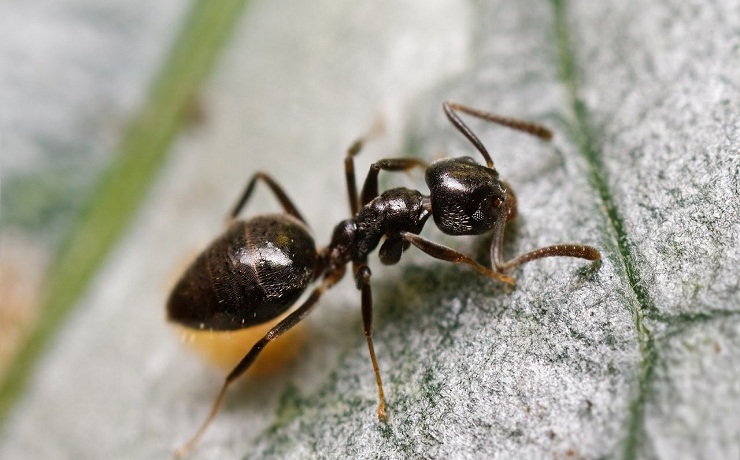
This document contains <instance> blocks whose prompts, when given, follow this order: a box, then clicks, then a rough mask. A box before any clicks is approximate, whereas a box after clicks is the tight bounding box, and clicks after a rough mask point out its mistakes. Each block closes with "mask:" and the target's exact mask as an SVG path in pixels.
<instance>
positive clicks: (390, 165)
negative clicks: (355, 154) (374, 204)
mask: <svg viewBox="0 0 740 460" xmlns="http://www.w3.org/2000/svg"><path fill="white" fill-rule="evenodd" d="M415 167H419V168H426V167H427V164H426V162H424V161H422V160H420V159H418V158H411V157H406V158H386V159H384V160H380V161H378V162H376V163H373V164H372V165H370V171H368V173H367V177H366V178H365V184H364V185H363V186H362V199H361V204H362V205H363V206H364V205H366V204H368V203H369V202H371V201H372V200H373V198H375V197H376V196H378V173H379V172H380V170H381V169H382V170H383V171H408V170H410V169H411V168H415Z"/></svg>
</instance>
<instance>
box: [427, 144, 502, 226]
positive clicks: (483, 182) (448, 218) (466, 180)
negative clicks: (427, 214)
mask: <svg viewBox="0 0 740 460" xmlns="http://www.w3.org/2000/svg"><path fill="white" fill-rule="evenodd" d="M426 182H427V185H428V186H429V190H430V191H431V201H432V215H433V216H434V223H435V224H436V225H437V227H439V229H440V230H442V231H443V232H445V233H447V234H448V235H480V234H482V233H485V232H487V231H489V230H491V229H493V227H494V226H495V225H496V222H498V221H500V220H501V219H502V218H504V219H506V216H507V215H508V212H509V203H508V202H507V200H508V196H509V195H508V194H507V190H506V185H505V183H504V182H502V181H501V180H499V178H498V173H497V172H496V170H495V169H492V168H487V167H485V166H483V165H480V164H478V163H476V161H475V160H473V159H472V158H470V157H460V158H445V159H442V160H437V161H435V162H434V163H432V164H431V165H429V168H427V172H426Z"/></svg>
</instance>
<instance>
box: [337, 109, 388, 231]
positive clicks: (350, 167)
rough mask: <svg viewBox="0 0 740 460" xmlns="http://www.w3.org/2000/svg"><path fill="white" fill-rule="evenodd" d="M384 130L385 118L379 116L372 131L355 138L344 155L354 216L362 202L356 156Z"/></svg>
mask: <svg viewBox="0 0 740 460" xmlns="http://www.w3.org/2000/svg"><path fill="white" fill-rule="evenodd" d="M382 131H383V118H382V117H381V116H378V118H377V119H376V120H375V123H374V124H373V126H372V128H370V131H368V133H367V134H365V135H364V136H362V137H360V138H359V139H357V140H355V141H354V142H353V143H352V144H351V145H350V146H349V148H348V149H347V155H345V157H344V176H345V178H346V180H347V197H348V198H349V210H350V212H351V213H352V216H353V217H354V216H355V215H356V214H357V211H359V209H360V202H359V201H358V200H357V182H356V179H355V160H354V158H355V156H357V154H359V153H360V151H361V150H362V147H363V146H364V145H365V142H367V141H369V140H370V139H372V138H374V137H376V136H378V135H379V134H380V133H381V132H382Z"/></svg>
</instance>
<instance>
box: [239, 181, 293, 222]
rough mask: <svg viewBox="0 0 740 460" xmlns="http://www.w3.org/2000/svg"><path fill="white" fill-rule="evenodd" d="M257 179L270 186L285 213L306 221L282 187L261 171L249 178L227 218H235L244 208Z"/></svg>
mask: <svg viewBox="0 0 740 460" xmlns="http://www.w3.org/2000/svg"><path fill="white" fill-rule="evenodd" d="M257 180H262V181H264V182H265V183H266V184H267V186H268V187H270V190H271V191H272V193H274V194H275V196H276V197H277V199H278V201H279V202H280V204H281V205H282V207H283V209H284V210H285V212H286V213H288V214H290V215H291V216H293V217H295V218H296V219H298V220H300V221H301V222H303V223H304V224H305V223H306V220H305V219H304V218H303V216H301V213H300V212H298V209H297V208H296V207H295V205H294V204H293V202H292V201H291V200H290V198H288V195H287V194H286V193H285V191H284V190H283V188H282V187H281V186H280V185H279V184H278V183H277V182H275V180H274V179H273V178H272V177H270V175H269V174H267V173H263V172H258V173H256V174H255V175H254V176H252V178H251V179H250V180H249V182H248V183H247V187H246V188H245V189H244V192H243V193H242V194H241V196H240V197H239V200H238V201H237V202H236V205H234V208H233V209H232V211H231V213H230V214H229V219H232V220H233V219H236V216H237V215H238V214H239V212H241V210H242V209H244V205H246V204H247V201H248V200H249V197H250V196H252V192H253V191H254V186H255V185H256V184H257Z"/></svg>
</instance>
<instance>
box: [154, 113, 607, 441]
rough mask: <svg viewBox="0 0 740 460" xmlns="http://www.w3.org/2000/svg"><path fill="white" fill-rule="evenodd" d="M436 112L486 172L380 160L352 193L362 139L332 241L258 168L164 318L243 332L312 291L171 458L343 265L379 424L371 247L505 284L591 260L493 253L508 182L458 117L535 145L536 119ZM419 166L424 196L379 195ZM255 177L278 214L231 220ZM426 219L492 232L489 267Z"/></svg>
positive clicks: (559, 252) (388, 260) (464, 231)
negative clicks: (391, 177) (346, 213)
mask: <svg viewBox="0 0 740 460" xmlns="http://www.w3.org/2000/svg"><path fill="white" fill-rule="evenodd" d="M443 109H444V112H445V114H446V115H447V118H448V119H449V120H450V122H451V123H452V124H453V126H455V128H457V130H458V131H460V132H461V133H462V134H463V135H464V136H465V137H466V138H467V139H468V140H469V141H470V142H471V143H472V144H473V145H474V146H475V148H476V149H477V150H478V152H479V153H480V154H481V155H482V156H483V158H484V159H485V161H486V166H482V165H480V164H478V163H477V162H476V161H475V160H474V159H472V158H470V157H460V158H444V159H440V160H437V161H435V162H433V163H432V164H430V165H429V166H428V167H427V165H426V164H425V163H424V162H423V161H421V160H418V159H416V158H393V159H384V160H380V161H378V162H377V163H374V164H373V165H372V166H371V167H370V171H369V173H368V175H367V178H366V179H365V183H364V186H363V188H362V191H361V193H360V194H359V197H358V194H357V186H356V184H355V173H354V159H353V158H354V156H355V155H357V154H358V153H359V151H360V150H361V148H362V144H363V142H364V139H362V138H361V139H359V140H357V141H356V142H355V143H354V144H353V145H352V146H351V147H350V148H349V149H348V151H347V156H346V158H345V163H344V166H345V175H346V180H347V192H348V194H349V205H350V211H351V217H350V218H349V219H346V220H343V221H342V222H340V223H339V224H338V225H337V226H336V227H335V229H334V233H333V235H332V238H331V242H330V243H329V246H327V247H325V248H323V249H317V248H316V245H315V244H314V240H313V238H312V237H311V235H310V233H309V230H308V227H307V225H306V221H305V220H304V219H303V217H302V216H301V214H300V213H299V212H298V210H297V209H296V207H295V206H294V205H293V203H292V202H291V200H290V199H289V198H288V196H287V195H286V194H285V192H284V191H283V189H282V188H281V187H280V185H278V184H277V183H276V182H275V181H274V180H273V179H272V178H271V177H270V176H269V175H267V174H265V173H257V174H255V175H254V176H253V177H252V179H251V180H250V181H249V183H248V184H247V187H246V189H245V191H244V193H243V194H242V195H241V197H240V198H239V200H238V201H237V203H236V205H235V206H234V208H233V210H232V211H231V214H230V221H231V223H230V225H229V227H228V228H227V230H226V232H225V233H224V234H223V235H221V236H220V237H219V238H217V239H216V240H215V241H214V242H213V243H211V245H210V246H209V247H208V248H207V249H206V250H205V251H204V252H202V253H201V254H200V255H199V256H198V258H197V259H196V260H195V261H194V262H193V263H192V265H191V266H190V267H189V268H188V269H187V271H186V272H185V274H184V275H183V276H182V278H180V280H179V282H178V283H177V285H176V286H175V287H174V289H173V291H172V293H171V295H170V297H169V300H168V302H167V312H168V316H169V319H170V320H172V321H176V322H178V323H180V324H182V325H184V326H186V327H189V328H194V329H210V330H216V331H224V330H235V329H242V328H247V327H250V326H254V325H257V324H260V323H264V322H266V321H269V320H271V319H274V318H277V317H278V316H279V315H281V314H282V313H283V312H285V311H286V310H287V309H288V308H290V307H291V305H293V303H294V302H296V301H297V300H298V298H299V297H300V296H301V294H302V293H303V291H304V290H305V289H306V287H307V286H308V285H309V284H311V283H312V282H314V281H316V282H318V286H317V287H316V288H315V289H314V291H313V292H312V293H311V295H310V296H309V297H308V298H307V299H306V300H305V301H304V302H303V304H302V305H301V306H299V307H298V308H297V309H295V310H294V311H293V312H292V313H290V314H289V315H288V316H287V317H286V318H285V319H283V320H282V321H280V322H279V323H278V324H277V325H276V326H275V327H273V328H272V329H271V330H270V331H269V332H268V333H267V334H266V335H265V336H264V337H262V339H260V340H259V341H258V342H257V343H256V344H254V346H253V347H252V348H251V349H250V350H249V352H248V353H247V354H246V355H245V356H244V358H243V359H242V360H241V361H240V362H239V364H237V365H236V367H235V368H234V369H233V370H232V371H231V372H230V373H229V374H228V375H227V376H226V379H225V381H224V383H223V386H222V387H221V391H220V392H219V393H218V396H217V397H216V400H215V401H214V403H213V407H212V409H211V412H210V414H209V415H208V417H207V418H206V420H205V421H204V422H203V424H202V425H201V427H200V429H199V430H198V431H197V433H196V434H195V436H193V438H192V439H191V440H190V441H189V442H188V443H187V444H186V445H184V446H183V447H182V448H180V449H179V451H178V452H179V453H185V452H187V451H188V450H190V449H191V448H192V447H193V446H195V444H196V443H197V442H198V440H199V439H200V437H201V435H202V434H203V432H204V431H205V429H206V427H207V426H208V424H209V423H210V422H211V420H213V418H214V417H215V415H216V413H217V412H218V409H219V406H220V405H221V400H222V399H223V396H224V393H225V392H226V389H227V387H228V386H229V384H230V383H231V382H233V381H234V380H235V379H236V378H238V377H239V376H240V375H242V374H243V373H244V372H245V371H246V370H247V369H248V368H249V367H250V366H251V365H252V363H253V362H254V361H255V359H256V358H257V356H258V355H259V354H260V352H261V351H262V350H263V349H264V348H265V347H266V346H267V344H268V343H270V342H271V341H272V340H274V339H276V338H278V337H279V336H280V335H282V334H283V333H285V332H286V331H287V330H289V329H290V328H292V327H293V326H295V325H296V324H298V323H299V322H300V321H302V320H303V319H304V318H305V317H306V316H307V315H308V314H309V313H310V312H311V310H313V308H314V307H315V306H316V303H317V302H318V300H319V298H320V297H321V295H322V294H323V293H324V292H325V291H326V290H327V289H329V288H331V287H332V286H334V285H335V284H336V283H337V282H338V281H339V280H340V279H342V277H343V276H344V274H345V271H346V265H347V264H348V263H350V262H351V263H352V272H353V275H354V278H355V282H356V284H357V289H359V290H360V291H361V299H362V300H361V305H362V324H363V330H364V333H365V339H366V340H367V346H368V349H369V352H370V360H371V362H372V365H373V370H374V371H375V380H376V383H377V387H378V400H379V403H378V417H379V418H380V419H381V420H385V419H386V406H385V397H384V395H383V385H382V381H381V378H380V370H379V368H378V362H377V360H376V358H375V351H374V348H373V340H372V316H373V315H372V293H371V290H370V269H369V268H368V266H367V259H368V256H369V254H370V252H371V251H373V250H374V249H375V248H376V247H377V246H378V245H379V244H380V241H381V240H382V239H383V238H385V241H384V242H383V244H382V245H380V249H379V251H378V253H379V258H380V260H381V262H382V263H383V264H386V265H392V264H395V263H397V262H398V261H399V260H400V258H401V255H402V254H403V252H404V250H406V249H408V248H409V246H410V245H414V246H416V247H417V248H419V249H420V250H422V251H423V252H425V253H426V254H428V255H430V256H432V257H434V258H436V259H440V260H444V261H447V262H452V263H462V264H466V265H469V266H470V267H472V268H474V269H475V270H476V271H478V272H479V273H481V274H483V275H485V276H488V277H490V278H492V279H494V280H497V281H501V282H503V283H506V284H510V285H513V284H514V278H512V277H511V276H510V275H509V274H508V273H509V272H510V271H511V269H513V268H514V267H516V266H518V265H522V264H524V263H526V262H530V261H532V260H535V259H541V258H543V257H551V256H566V257H578V258H582V259H586V260H591V261H597V260H599V259H600V257H601V256H600V254H599V251H598V250H596V249H595V248H593V247H591V246H584V245H576V244H559V245H554V246H547V247H544V248H540V249H536V250H534V251H530V252H527V253H525V254H523V255H520V256H519V257H516V258H514V259H512V260H509V261H506V260H504V255H503V251H502V246H503V238H504V229H505V227H506V223H507V222H509V221H511V220H512V219H514V218H515V217H516V215H517V208H516V198H515V195H514V192H513V191H512V190H511V187H510V186H509V184H507V183H506V182H505V181H503V180H501V179H499V174H498V171H496V169H495V168H494V167H493V161H492V160H491V157H490V155H489V154H488V151H487V150H486V148H485V147H484V146H483V144H482V143H481V142H480V140H479V139H478V137H477V136H476V135H475V134H474V133H473V132H472V131H471V130H470V128H468V126H467V125H466V124H465V123H464V122H463V121H462V120H461V119H460V118H459V116H458V112H462V113H466V114H468V115H472V116H475V117H477V118H480V119H483V120H487V121H491V122H494V123H498V124H500V125H503V126H507V127H509V128H512V129H515V130H518V131H522V132H525V133H528V134H531V135H534V136H536V137H539V138H541V139H544V140H550V139H551V137H552V133H551V132H550V131H549V130H548V129H546V128H544V127H542V126H540V125H537V124H534V123H529V122H526V121H521V120H516V119H512V118H504V117H501V116H498V115H495V114H492V113H488V112H483V111H480V110H476V109H473V108H470V107H467V106H464V105H460V104H455V103H451V102H445V103H444V104H443ZM417 167H418V168H426V183H427V185H428V186H429V190H430V195H428V196H427V195H423V194H422V193H421V192H419V191H417V190H412V189H408V188H402V187H399V188H392V189H390V190H387V191H385V192H383V193H380V194H379V192H378V173H379V172H380V171H381V170H382V171H408V170H411V169H412V168H417ZM258 180H260V181H263V182H264V183H265V184H266V185H267V186H268V187H269V188H270V190H271V191H272V192H273V193H274V194H275V196H276V197H277V199H278V201H279V202H280V204H281V205H282V207H283V210H284V213H281V214H268V215H261V216H257V217H253V218H251V219H249V220H246V221H244V220H237V219H236V218H237V215H238V214H239V212H240V211H241V210H242V208H243V207H244V206H245V204H246V203H247V201H248V200H249V197H250V196H251V195H252V191H253V190H254V186H255V184H256V183H257V181H258ZM429 217H433V219H434V223H435V224H436V225H437V227H438V228H439V229H440V230H442V231H443V232H444V233H446V234H449V235H481V234H484V233H487V232H492V234H493V240H492V242H491V249H490V257H491V267H490V268H489V267H486V266H483V265H481V264H479V263H478V262H476V261H475V260H473V258H471V257H469V256H466V255H464V254H461V253H460V252H457V251H455V250H453V249H450V248H448V247H445V246H442V245H439V244H437V243H434V242H432V241H429V240H427V239H425V238H423V237H421V236H419V233H420V232H421V230H422V228H423V227H424V224H425V223H426V221H427V220H428V219H429Z"/></svg>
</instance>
